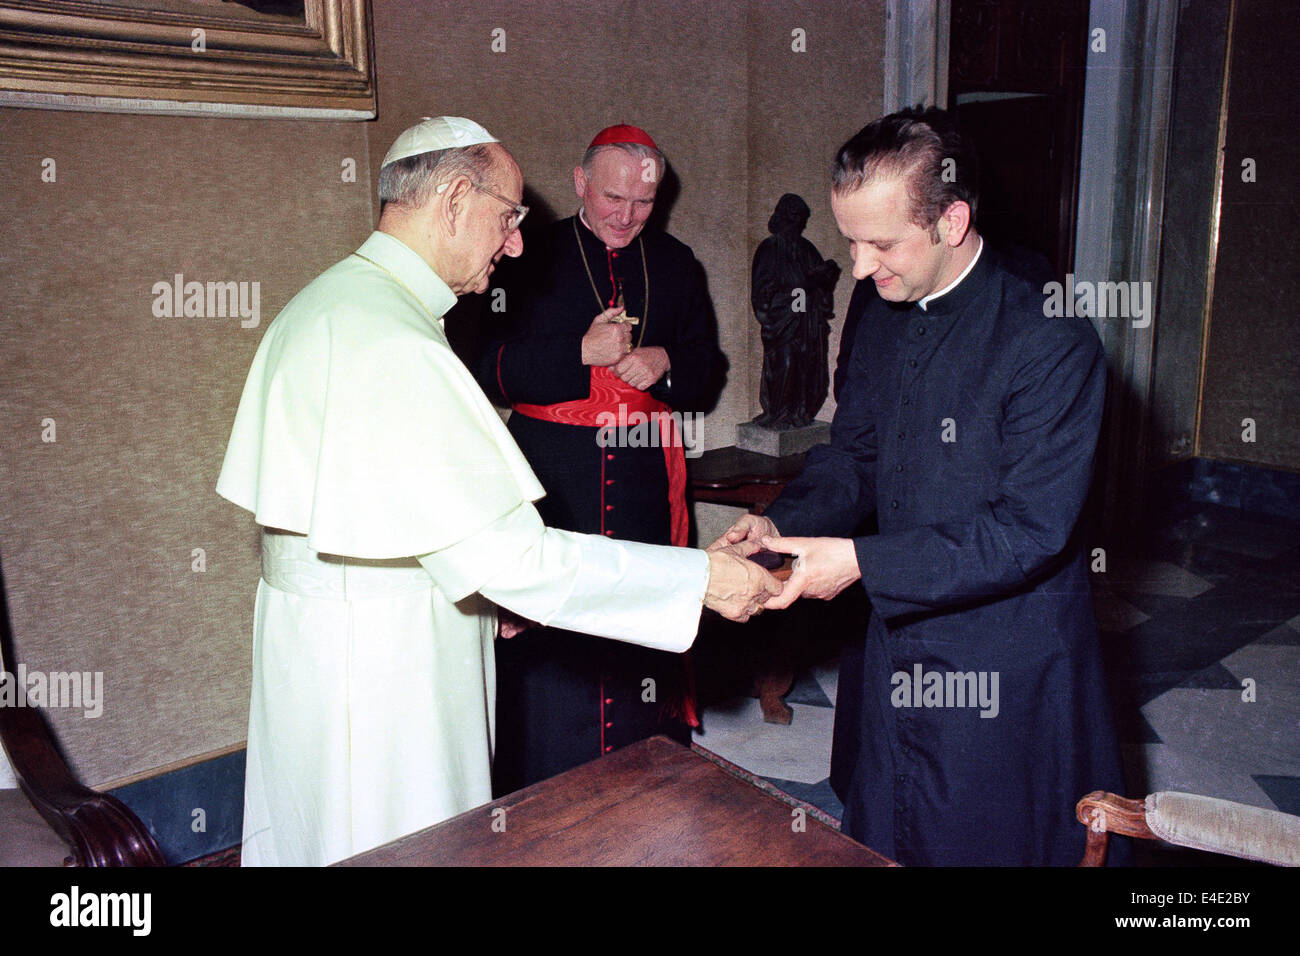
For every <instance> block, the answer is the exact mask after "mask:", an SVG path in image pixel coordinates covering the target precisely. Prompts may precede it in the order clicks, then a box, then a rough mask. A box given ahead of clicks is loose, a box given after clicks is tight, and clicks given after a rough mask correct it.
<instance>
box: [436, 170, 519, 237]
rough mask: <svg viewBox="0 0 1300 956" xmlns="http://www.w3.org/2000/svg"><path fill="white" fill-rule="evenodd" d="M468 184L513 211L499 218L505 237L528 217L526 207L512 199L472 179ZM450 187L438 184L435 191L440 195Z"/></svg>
mask: <svg viewBox="0 0 1300 956" xmlns="http://www.w3.org/2000/svg"><path fill="white" fill-rule="evenodd" d="M469 183H470V185H471V186H473V187H474V188H475V189H477V190H478V191H479V192H483V193H487V194H488V195H489V196H491V197H492V198H493V199H496V200H498V201H500V202H503V203H505V204H506V205H507V206H509V207H510V208H511V209H512V210H513V212H511V213H510V214H509V215H508V216H507V215H506V214H505V213H503V214H502V216H501V225H502V226H504V227H505V230H506V234H507V235H509V234H510V233H512V232H514V231H515V230H516V229H518V228H519V224H520V223H521V222H523V221H524V216H526V215H528V207H527V206H525V205H523V204H521V203H517V202H515V201H514V200H513V199H507V198H506V197H505V196H503V195H501V194H500V193H499V192H496V191H494V190H491V189H488V188H487V187H486V186H484V185H483V184H482V183H476V182H474V180H472V179H471V180H470V181H469ZM450 185H451V183H439V185H438V188H437V190H436V191H437V192H439V193H441V192H442V191H443V190H444V189H446V188H447V187H448V186H450Z"/></svg>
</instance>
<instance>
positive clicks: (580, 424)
mask: <svg viewBox="0 0 1300 956" xmlns="http://www.w3.org/2000/svg"><path fill="white" fill-rule="evenodd" d="M620 139H623V140H628V139H630V141H632V142H638V143H649V144H650V146H651V147H652V148H653V141H651V140H650V139H649V137H648V136H647V135H646V134H645V133H644V131H641V130H638V129H637V128H636V127H629V126H620V127H611V128H610V129H609V130H606V131H603V132H602V133H601V134H599V135H598V136H597V139H596V140H594V141H593V143H592V147H593V148H594V147H596V146H599V145H602V144H609V143H614V142H618V141H620ZM646 212H647V213H648V210H646ZM593 215H594V211H593ZM494 285H495V286H498V287H500V288H502V289H504V290H505V302H506V308H505V310H504V312H503V313H502V314H500V315H494V316H492V318H493V319H494V320H497V321H499V323H500V325H499V329H498V331H497V334H496V335H495V336H494V337H493V338H492V339H491V340H490V341H489V342H488V344H487V347H486V348H484V349H483V350H482V351H481V352H480V355H479V358H478V359H477V361H476V362H475V363H474V365H475V368H474V371H475V375H476V377H477V378H478V380H479V382H480V384H481V385H482V387H483V388H484V390H485V391H486V392H487V393H488V395H489V396H490V397H492V398H493V400H494V401H495V402H497V403H498V404H503V405H509V406H510V407H512V408H513V409H514V411H513V414H512V415H511V417H510V421H509V429H510V433H511V434H512V435H513V436H514V438H515V440H516V441H517V442H518V443H519V447H520V448H521V449H522V450H523V452H524V454H525V456H526V457H527V458H528V461H529V464H530V465H532V467H533V470H534V472H535V473H536V475H537V477H538V479H539V480H540V481H541V483H542V486H543V487H544V488H545V489H546V497H545V498H543V499H542V500H541V501H539V502H538V503H537V508H538V511H539V513H540V514H541V516H542V519H543V520H544V521H545V522H546V523H547V524H548V525H550V526H552V527H557V528H564V529H567V530H571V531H581V532H586V533H591V534H603V535H607V536H610V537H614V538H620V539H625V540H630V541H642V542H646V543H650V544H678V545H684V544H685V543H686V536H687V532H688V524H687V521H688V519H687V512H686V501H685V487H684V480H685V472H684V457H683V456H684V452H685V448H684V447H683V442H684V440H685V438H687V437H689V436H683V435H681V434H680V433H678V436H677V438H676V439H675V441H676V447H670V448H668V449H665V447H664V444H665V441H666V440H668V441H671V440H672V439H670V434H671V432H670V430H669V429H668V428H667V427H665V428H664V429H661V428H660V426H659V424H657V422H658V421H659V420H658V419H655V418H653V417H652V415H653V413H655V412H659V413H678V414H679V416H680V414H682V413H685V414H690V413H693V412H696V411H699V410H703V409H706V408H708V407H709V406H711V405H712V404H713V402H714V401H716V399H717V395H718V392H719V386H720V381H719V378H720V376H719V371H720V365H721V353H720V351H719V349H718V345H717V330H716V324H715V320H714V317H713V311H712V306H711V304H710V302H709V298H708V294H707V291H706V287H705V281H704V274H703V270H702V269H701V267H700V265H699V263H698V262H697V261H696V259H695V256H694V255H693V253H692V252H691V250H690V248H689V247H687V246H686V245H684V244H683V243H681V242H679V241H678V240H677V239H675V238H673V237H672V236H670V235H668V234H667V233H665V232H663V231H661V230H658V229H655V228H653V227H649V226H647V227H645V228H644V229H642V230H641V231H640V232H639V233H638V234H637V235H636V237H635V238H634V239H633V240H631V241H630V242H628V243H627V244H626V245H624V246H621V247H616V248H610V247H609V246H608V245H607V244H606V243H605V242H604V241H602V239H601V238H599V237H598V236H597V235H596V234H595V233H594V232H593V231H592V228H590V226H589V224H588V216H587V215H586V210H584V212H583V214H580V215H577V216H571V217H569V218H567V219H563V220H560V221H559V222H557V223H554V224H553V225H550V226H548V227H546V228H545V229H544V230H543V231H542V232H541V233H540V234H535V235H533V236H530V237H529V240H528V243H527V244H526V247H525V252H524V255H523V256H522V257H521V258H520V259H518V260H515V261H503V262H502V263H501V267H500V269H499V270H498V272H497V274H496V277H495V282H494ZM620 297H621V298H620ZM617 304H621V305H622V306H623V307H624V309H625V314H626V315H627V316H631V317H635V318H636V319H637V320H638V322H637V324H636V325H635V326H632V328H631V333H632V345H633V346H634V347H636V348H654V347H659V348H662V349H664V350H665V351H666V352H667V355H668V358H669V360H670V368H669V370H668V372H667V373H666V374H665V375H664V376H662V377H661V378H660V379H659V380H658V381H657V382H655V383H654V384H653V385H651V386H650V387H649V388H648V389H645V390H644V391H641V392H638V391H637V390H635V389H628V388H627V387H625V386H623V385H622V384H621V383H619V382H618V381H617V379H616V378H615V376H613V375H611V374H609V371H608V369H606V368H600V367H593V366H589V365H584V364H583V362H582V350H581V342H582V339H583V336H584V334H585V333H586V332H587V331H588V329H589V327H590V326H591V324H592V320H593V318H594V317H595V316H597V315H599V314H600V313H601V312H602V311H603V310H605V309H607V308H610V307H612V306H615V305H617ZM620 406H622V411H621V412H620ZM601 416H605V417H601ZM597 422H602V423H603V422H613V423H614V425H613V428H611V429H606V428H604V427H602V426H601V425H598V424H597ZM671 427H672V428H677V427H678V423H677V422H674V423H673V425H672V426H671ZM497 675H498V679H497V725H496V751H495V754H494V761H493V786H494V789H495V791H496V792H497V793H498V794H501V793H508V792H510V791H513V790H516V789H519V788H520V787H523V786H527V785H529V784H531V783H535V782H537V781H539V780H543V779H546V778H547V777H550V776H552V775H554V774H557V773H561V772H563V771H564V770H568V769H570V768H572V767H575V766H577V765H579V764H582V763H585V762H587V761H589V760H593V759H595V758H597V757H599V756H602V755H603V754H606V753H608V752H610V751H611V750H614V749H617V748H619V747H623V746H626V745H627V744H630V743H633V742H635V741H637V740H641V739H644V738H645V737H649V736H651V735H653V734H657V733H662V734H666V735H667V736H670V737H673V738H675V739H677V740H678V741H679V742H681V743H689V741H690V724H691V722H692V720H693V719H694V714H693V706H694V704H693V700H692V699H691V693H690V687H689V678H688V673H687V669H686V662H685V661H684V659H683V657H682V656H681V655H672V654H667V653H663V652H656V651H647V650H645V649H643V648H638V647H633V646H631V645H621V644H618V643H617V642H613V641H600V640H593V639H592V638H589V637H586V636H585V635H580V634H575V633H572V632H569V631H561V630H557V629H553V628H532V629H530V630H527V631H524V632H523V633H522V634H520V635H518V636H516V637H514V638H512V639H510V640H500V641H498V642H497Z"/></svg>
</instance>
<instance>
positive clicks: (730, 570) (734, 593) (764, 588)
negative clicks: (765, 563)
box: [704, 550, 781, 622]
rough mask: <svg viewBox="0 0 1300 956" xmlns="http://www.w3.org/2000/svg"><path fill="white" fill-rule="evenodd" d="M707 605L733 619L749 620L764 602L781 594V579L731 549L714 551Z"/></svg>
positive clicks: (706, 595) (710, 563)
mask: <svg viewBox="0 0 1300 956" xmlns="http://www.w3.org/2000/svg"><path fill="white" fill-rule="evenodd" d="M708 554H709V587H708V590H707V591H706V592H705V594H704V606H705V607H707V608H710V609H711V610H714V611H717V612H718V613H719V614H721V615H722V616H723V617H725V618H727V619H728V620H730V621H741V622H744V621H748V620H749V619H750V617H751V616H752V615H754V614H757V613H758V612H759V609H760V608H761V607H762V605H763V602H764V601H766V600H768V599H769V598H771V597H773V596H774V595H777V594H780V593H781V582H780V581H778V580H777V579H776V578H774V577H772V575H770V574H768V573H767V572H766V571H764V570H763V569H762V568H760V567H759V566H758V565H757V564H755V563H754V562H753V561H750V560H748V559H747V558H742V557H740V556H739V555H737V554H733V553H732V552H730V551H723V550H719V551H710V552H708Z"/></svg>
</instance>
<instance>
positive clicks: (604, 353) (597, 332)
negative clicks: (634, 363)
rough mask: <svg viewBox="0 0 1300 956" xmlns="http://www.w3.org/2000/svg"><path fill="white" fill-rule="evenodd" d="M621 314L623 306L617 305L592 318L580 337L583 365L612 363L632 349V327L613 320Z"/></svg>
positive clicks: (624, 356) (622, 357) (625, 355)
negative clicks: (585, 331)
mask: <svg viewBox="0 0 1300 956" xmlns="http://www.w3.org/2000/svg"><path fill="white" fill-rule="evenodd" d="M622 315H623V307H622V306H618V307H616V308H613V309H606V310H605V311H604V312H602V313H600V315H598V316H596V317H595V318H594V319H592V321H591V326H590V327H589V328H588V329H587V333H586V334H585V335H584V336H583V337H582V364H583V365H613V364H615V363H616V362H619V361H621V360H622V359H624V358H626V357H627V354H628V352H629V351H631V349H632V327H631V326H630V325H628V324H627V323H625V322H615V321H614V320H615V319H617V318H620V317H622Z"/></svg>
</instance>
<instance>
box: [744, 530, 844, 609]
mask: <svg viewBox="0 0 1300 956" xmlns="http://www.w3.org/2000/svg"><path fill="white" fill-rule="evenodd" d="M760 544H761V546H762V547H764V548H767V549H768V550H769V551H776V552H778V553H779V554H793V555H794V556H795V562H794V573H792V574H791V575H790V577H788V578H787V579H786V581H785V588H784V589H783V590H782V592H781V595H780V596H779V597H775V598H772V600H770V601H768V602H767V603H766V604H764V605H763V606H764V607H766V608H773V609H779V608H783V607H789V606H790V605H791V604H793V603H794V602H795V601H796V600H797V599H798V598H799V597H800V596H802V597H811V598H821V599H823V600H829V599H830V598H833V597H835V595H837V594H839V593H840V592H841V591H843V590H844V589H845V588H846V587H848V586H849V585H850V584H852V583H853V582H854V581H856V580H858V579H859V578H861V577H862V569H861V568H859V567H858V552H857V549H856V548H854V547H853V541H852V540H851V539H849V538H782V537H765V538H763V539H762V541H761V542H760Z"/></svg>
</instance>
